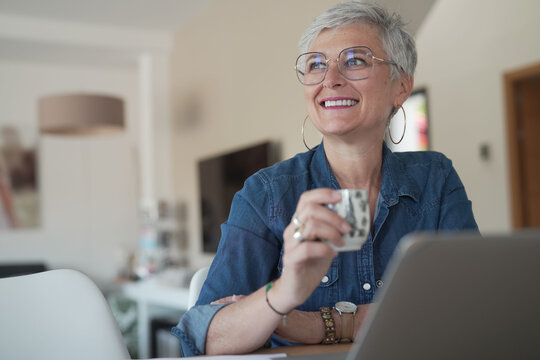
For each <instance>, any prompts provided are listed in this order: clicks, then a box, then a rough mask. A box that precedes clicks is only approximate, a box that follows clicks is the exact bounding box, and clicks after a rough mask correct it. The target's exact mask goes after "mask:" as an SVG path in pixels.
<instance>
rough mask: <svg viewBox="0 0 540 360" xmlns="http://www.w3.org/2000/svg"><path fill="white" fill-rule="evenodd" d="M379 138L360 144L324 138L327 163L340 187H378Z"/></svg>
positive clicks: (380, 178)
mask: <svg viewBox="0 0 540 360" xmlns="http://www.w3.org/2000/svg"><path fill="white" fill-rule="evenodd" d="M381 145H382V144H381V139H376V140H375V141H372V142H369V143H362V144H346V143H343V142H341V141H333V139H331V138H325V139H324V150H325V153H326V158H327V159H328V163H329V164H330V167H331V168H332V171H333V173H334V175H335V177H336V179H337V181H338V183H339V185H340V187H341V188H342V189H366V190H368V191H369V192H372V191H374V190H376V191H377V192H378V189H379V187H380V184H381V180H382V171H381V166H382V150H381Z"/></svg>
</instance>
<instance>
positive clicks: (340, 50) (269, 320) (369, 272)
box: [173, 1, 478, 355]
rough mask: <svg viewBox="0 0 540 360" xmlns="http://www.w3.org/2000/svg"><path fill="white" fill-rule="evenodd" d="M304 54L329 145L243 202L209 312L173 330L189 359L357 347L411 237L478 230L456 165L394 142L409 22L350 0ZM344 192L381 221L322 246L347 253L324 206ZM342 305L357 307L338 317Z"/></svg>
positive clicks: (286, 165) (318, 25)
mask: <svg viewBox="0 0 540 360" xmlns="http://www.w3.org/2000/svg"><path fill="white" fill-rule="evenodd" d="M300 48H301V52H302V53H304V54H303V55H301V56H300V57H299V58H298V61H297V68H296V69H297V73H298V78H299V80H300V82H301V83H302V84H303V85H304V95H305V100H306V104H307V109H308V114H309V118H310V119H311V121H312V123H313V125H314V126H315V127H316V128H317V129H318V130H319V131H320V132H321V134H322V135H323V142H322V143H321V145H319V146H318V147H316V148H314V149H312V151H307V152H306V153H303V154H298V155H296V156H295V157H293V158H292V159H289V160H287V161H284V162H281V163H278V164H276V165H274V166H272V167H270V168H267V169H264V170H261V171H259V172H258V173H257V174H255V175H253V176H252V177H250V178H249V179H248V180H247V181H246V183H245V186H244V188H243V189H242V190H241V191H240V192H238V193H237V194H236V196H235V198H234V200H233V204H232V207H231V212H230V215H229V219H228V221H227V222H226V223H225V224H224V225H223V226H222V238H221V242H220V245H219V249H218V253H217V255H216V257H215V259H214V262H213V264H212V266H211V268H210V272H209V274H208V278H207V281H206V283H205V285H204V287H203V289H202V291H201V294H200V297H199V301H198V305H197V306H195V307H194V308H193V309H191V310H190V311H188V312H187V313H186V314H185V315H184V316H183V318H182V319H181V321H180V323H179V324H178V326H177V327H175V328H174V329H173V333H174V334H176V335H177V336H178V337H179V339H180V341H181V346H182V351H183V354H184V355H198V354H202V353H207V354H227V353H236V354H238V353H245V352H250V351H253V350H256V349H257V348H260V347H262V346H264V345H265V344H267V345H268V344H270V345H272V346H278V345H287V344H291V343H306V344H316V343H334V342H338V341H350V340H352V339H354V337H355V335H356V333H357V331H358V329H359V328H360V326H361V324H362V320H363V318H364V315H365V313H366V310H367V308H368V306H369V305H368V304H369V303H371V302H372V300H373V296H374V293H375V290H376V288H377V287H380V286H384V284H382V281H381V277H382V275H383V273H384V270H385V267H386V265H387V263H388V260H389V258H390V256H391V255H392V252H393V251H394V249H395V247H396V245H397V243H398V241H399V240H400V239H401V238H402V237H403V236H404V235H406V234H408V233H411V232H414V231H421V230H462V229H472V230H478V229H477V225H476V222H475V220H474V216H473V213H472V209H471V203H470V201H469V200H468V199H467V195H466V193H465V190H464V188H463V185H462V183H461V181H460V179H459V177H458V175H457V173H456V172H455V170H454V168H453V167H452V164H451V162H450V160H448V159H447V158H446V157H444V156H443V155H442V154H439V153H434V152H418V153H401V154H397V153H396V154H393V153H392V152H391V151H390V150H389V149H388V148H387V147H386V146H385V145H384V142H383V138H384V134H385V129H386V126H387V124H388V122H389V119H390V118H391V117H392V115H393V114H394V113H395V112H396V110H397V109H400V108H401V105H402V104H403V102H404V101H405V100H406V99H407V97H408V96H409V94H410V92H411V90H412V87H413V73H414V69H415V66H416V50H415V47H414V41H413V39H412V38H411V36H410V35H409V34H408V33H406V32H405V31H404V30H403V29H402V23H401V21H400V19H399V18H398V17H396V16H390V15H389V14H388V13H387V12H386V11H385V10H384V9H382V8H380V7H378V6H375V5H370V4H365V3H362V2H358V1H351V2H345V3H342V4H339V5H337V6H335V7H333V8H331V9H329V10H327V11H326V12H325V13H323V14H322V15H320V16H319V17H318V18H316V19H315V20H314V22H313V23H312V24H311V26H310V27H309V28H308V29H307V31H306V32H305V34H304V36H303V37H302V39H301V42H300ZM306 53H307V54H306ZM340 188H341V189H345V188H355V189H356V188H361V189H366V190H367V192H368V195H369V205H370V211H371V214H370V215H371V219H373V221H372V223H371V231H370V234H369V235H368V239H367V241H366V243H365V244H364V245H363V246H362V248H361V249H360V250H359V251H351V252H340V253H337V252H336V251H334V250H333V249H332V247H330V246H329V245H328V243H327V242H321V241H315V240H317V239H327V240H328V242H331V243H333V244H334V245H336V246H338V247H339V246H342V245H343V240H342V235H343V234H345V233H347V232H348V231H349V230H350V225H349V224H348V223H347V222H346V221H345V220H344V219H343V218H341V217H340V216H338V215H337V214H336V213H334V212H332V211H331V210H329V209H328V208H327V207H325V206H324V205H325V204H333V203H336V202H338V201H340V199H341V195H340V193H339V192H338V191H336V190H337V189H340ZM299 240H300V241H299ZM233 294H242V295H240V296H238V295H233ZM342 301H347V302H348V303H347V304H346V305H347V306H348V307H350V309H347V306H345V308H343V303H340V304H338V305H337V306H336V308H337V309H338V310H340V311H337V310H335V309H334V306H335V304H336V303H338V302H342ZM351 303H352V304H351ZM356 305H357V309H355V308H356ZM269 339H270V340H269Z"/></svg>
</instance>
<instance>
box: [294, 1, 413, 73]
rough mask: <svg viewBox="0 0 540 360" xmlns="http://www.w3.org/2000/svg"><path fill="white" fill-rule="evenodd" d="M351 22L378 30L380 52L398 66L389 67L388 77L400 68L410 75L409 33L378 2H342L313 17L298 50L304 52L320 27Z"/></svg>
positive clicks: (410, 52) (411, 47) (320, 29)
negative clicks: (381, 49) (384, 53)
mask: <svg viewBox="0 0 540 360" xmlns="http://www.w3.org/2000/svg"><path fill="white" fill-rule="evenodd" d="M354 23H360V24H366V25H371V26H375V27H377V28H378V29H379V32H380V35H381V39H380V40H381V43H382V47H383V49H384V51H385V52H386V54H387V56H388V58H389V60H392V61H394V62H395V63H396V64H397V65H398V67H399V69H396V68H395V67H394V66H392V67H391V73H390V74H391V77H392V79H395V78H397V77H398V75H399V71H400V70H402V71H403V72H405V74H407V75H408V76H413V74H414V69H415V68H416V61H417V55H416V46H415V43H414V39H413V37H412V36H411V34H409V33H408V32H407V31H406V30H405V29H404V28H403V26H404V24H403V21H402V20H401V17H400V16H399V15H398V14H390V13H389V12H388V11H387V10H386V9H384V8H382V7H381V6H379V5H375V4H369V3H365V2H362V1H359V0H349V1H344V2H342V3H340V4H338V5H336V6H334V7H332V8H330V9H328V10H326V11H325V12H324V13H322V14H321V15H319V16H317V17H316V18H315V19H314V20H313V22H312V23H311V25H310V26H309V27H308V28H307V29H306V31H305V32H304V34H303V35H302V37H301V38H300V42H299V43H298V47H299V49H300V53H305V52H307V51H308V49H309V47H310V46H311V43H312V42H313V41H314V40H315V38H316V37H317V36H318V35H319V33H320V32H321V31H323V30H324V29H330V28H335V27H342V26H347V25H351V24H354ZM359 45H361V44H359Z"/></svg>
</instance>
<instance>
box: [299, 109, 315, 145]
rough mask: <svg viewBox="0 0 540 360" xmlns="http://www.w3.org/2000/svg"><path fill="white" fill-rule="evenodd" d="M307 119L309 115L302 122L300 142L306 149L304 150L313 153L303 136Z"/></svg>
mask: <svg viewBox="0 0 540 360" xmlns="http://www.w3.org/2000/svg"><path fill="white" fill-rule="evenodd" d="M308 118H309V114H308V115H307V116H306V117H305V118H304V122H303V123H302V142H303V143H304V146H305V147H306V149H308V150H309V151H314V150H313V149H312V148H310V147H309V146H308V145H307V143H306V138H305V136H304V128H305V127H306V121H307V119H308Z"/></svg>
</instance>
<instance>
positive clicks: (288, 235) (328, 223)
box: [274, 188, 351, 310]
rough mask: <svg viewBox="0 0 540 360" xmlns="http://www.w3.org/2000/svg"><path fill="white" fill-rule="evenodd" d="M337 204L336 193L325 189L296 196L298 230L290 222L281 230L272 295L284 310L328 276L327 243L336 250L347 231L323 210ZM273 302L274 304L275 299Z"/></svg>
mask: <svg viewBox="0 0 540 360" xmlns="http://www.w3.org/2000/svg"><path fill="white" fill-rule="evenodd" d="M340 200H341V193H340V192H339V191H336V190H332V189H326V188H323V189H315V190H310V191H306V192H305V193H303V194H302V195H301V196H300V200H299V201H298V204H297V207H296V212H295V215H294V216H295V217H296V219H297V220H298V222H299V224H300V226H298V225H297V224H295V223H294V221H291V223H290V224H289V225H288V226H287V227H286V228H285V231H284V233H283V239H284V253H283V270H282V274H281V277H280V278H279V279H278V280H277V281H276V284H275V287H276V293H278V292H279V293H281V295H280V297H279V298H280V299H283V297H284V298H285V299H287V300H288V302H289V304H288V308H287V309H286V310H290V309H293V308H295V307H296V306H298V305H300V304H302V303H304V302H305V301H306V299H307V298H308V297H309V296H310V295H311V294H312V293H313V291H314V290H315V288H316V287H317V286H318V285H319V283H320V282H321V279H322V278H323V276H324V275H326V273H327V272H328V268H329V267H330V264H331V263H332V259H333V258H334V257H335V256H336V255H337V252H336V251H335V250H333V249H332V248H331V247H330V246H329V245H328V242H332V243H333V244H335V245H336V246H338V247H339V246H343V245H344V243H343V239H342V235H343V234H345V233H347V232H349V231H350V230H351V227H350V225H349V224H348V223H347V222H346V221H345V220H344V219H343V218H342V217H340V216H339V215H338V214H336V213H335V212H333V211H332V210H330V209H328V208H327V207H326V206H324V205H325V204H333V203H337V202H339V201H340ZM296 231H300V233H301V235H302V236H301V238H302V239H301V240H300V241H299V240H297V239H295V238H294V237H293V235H294V233H295V232H296ZM322 239H324V241H321V240H322ZM278 290H279V291H278ZM274 298H275V299H276V301H277V299H278V296H277V295H275V296H274Z"/></svg>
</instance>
